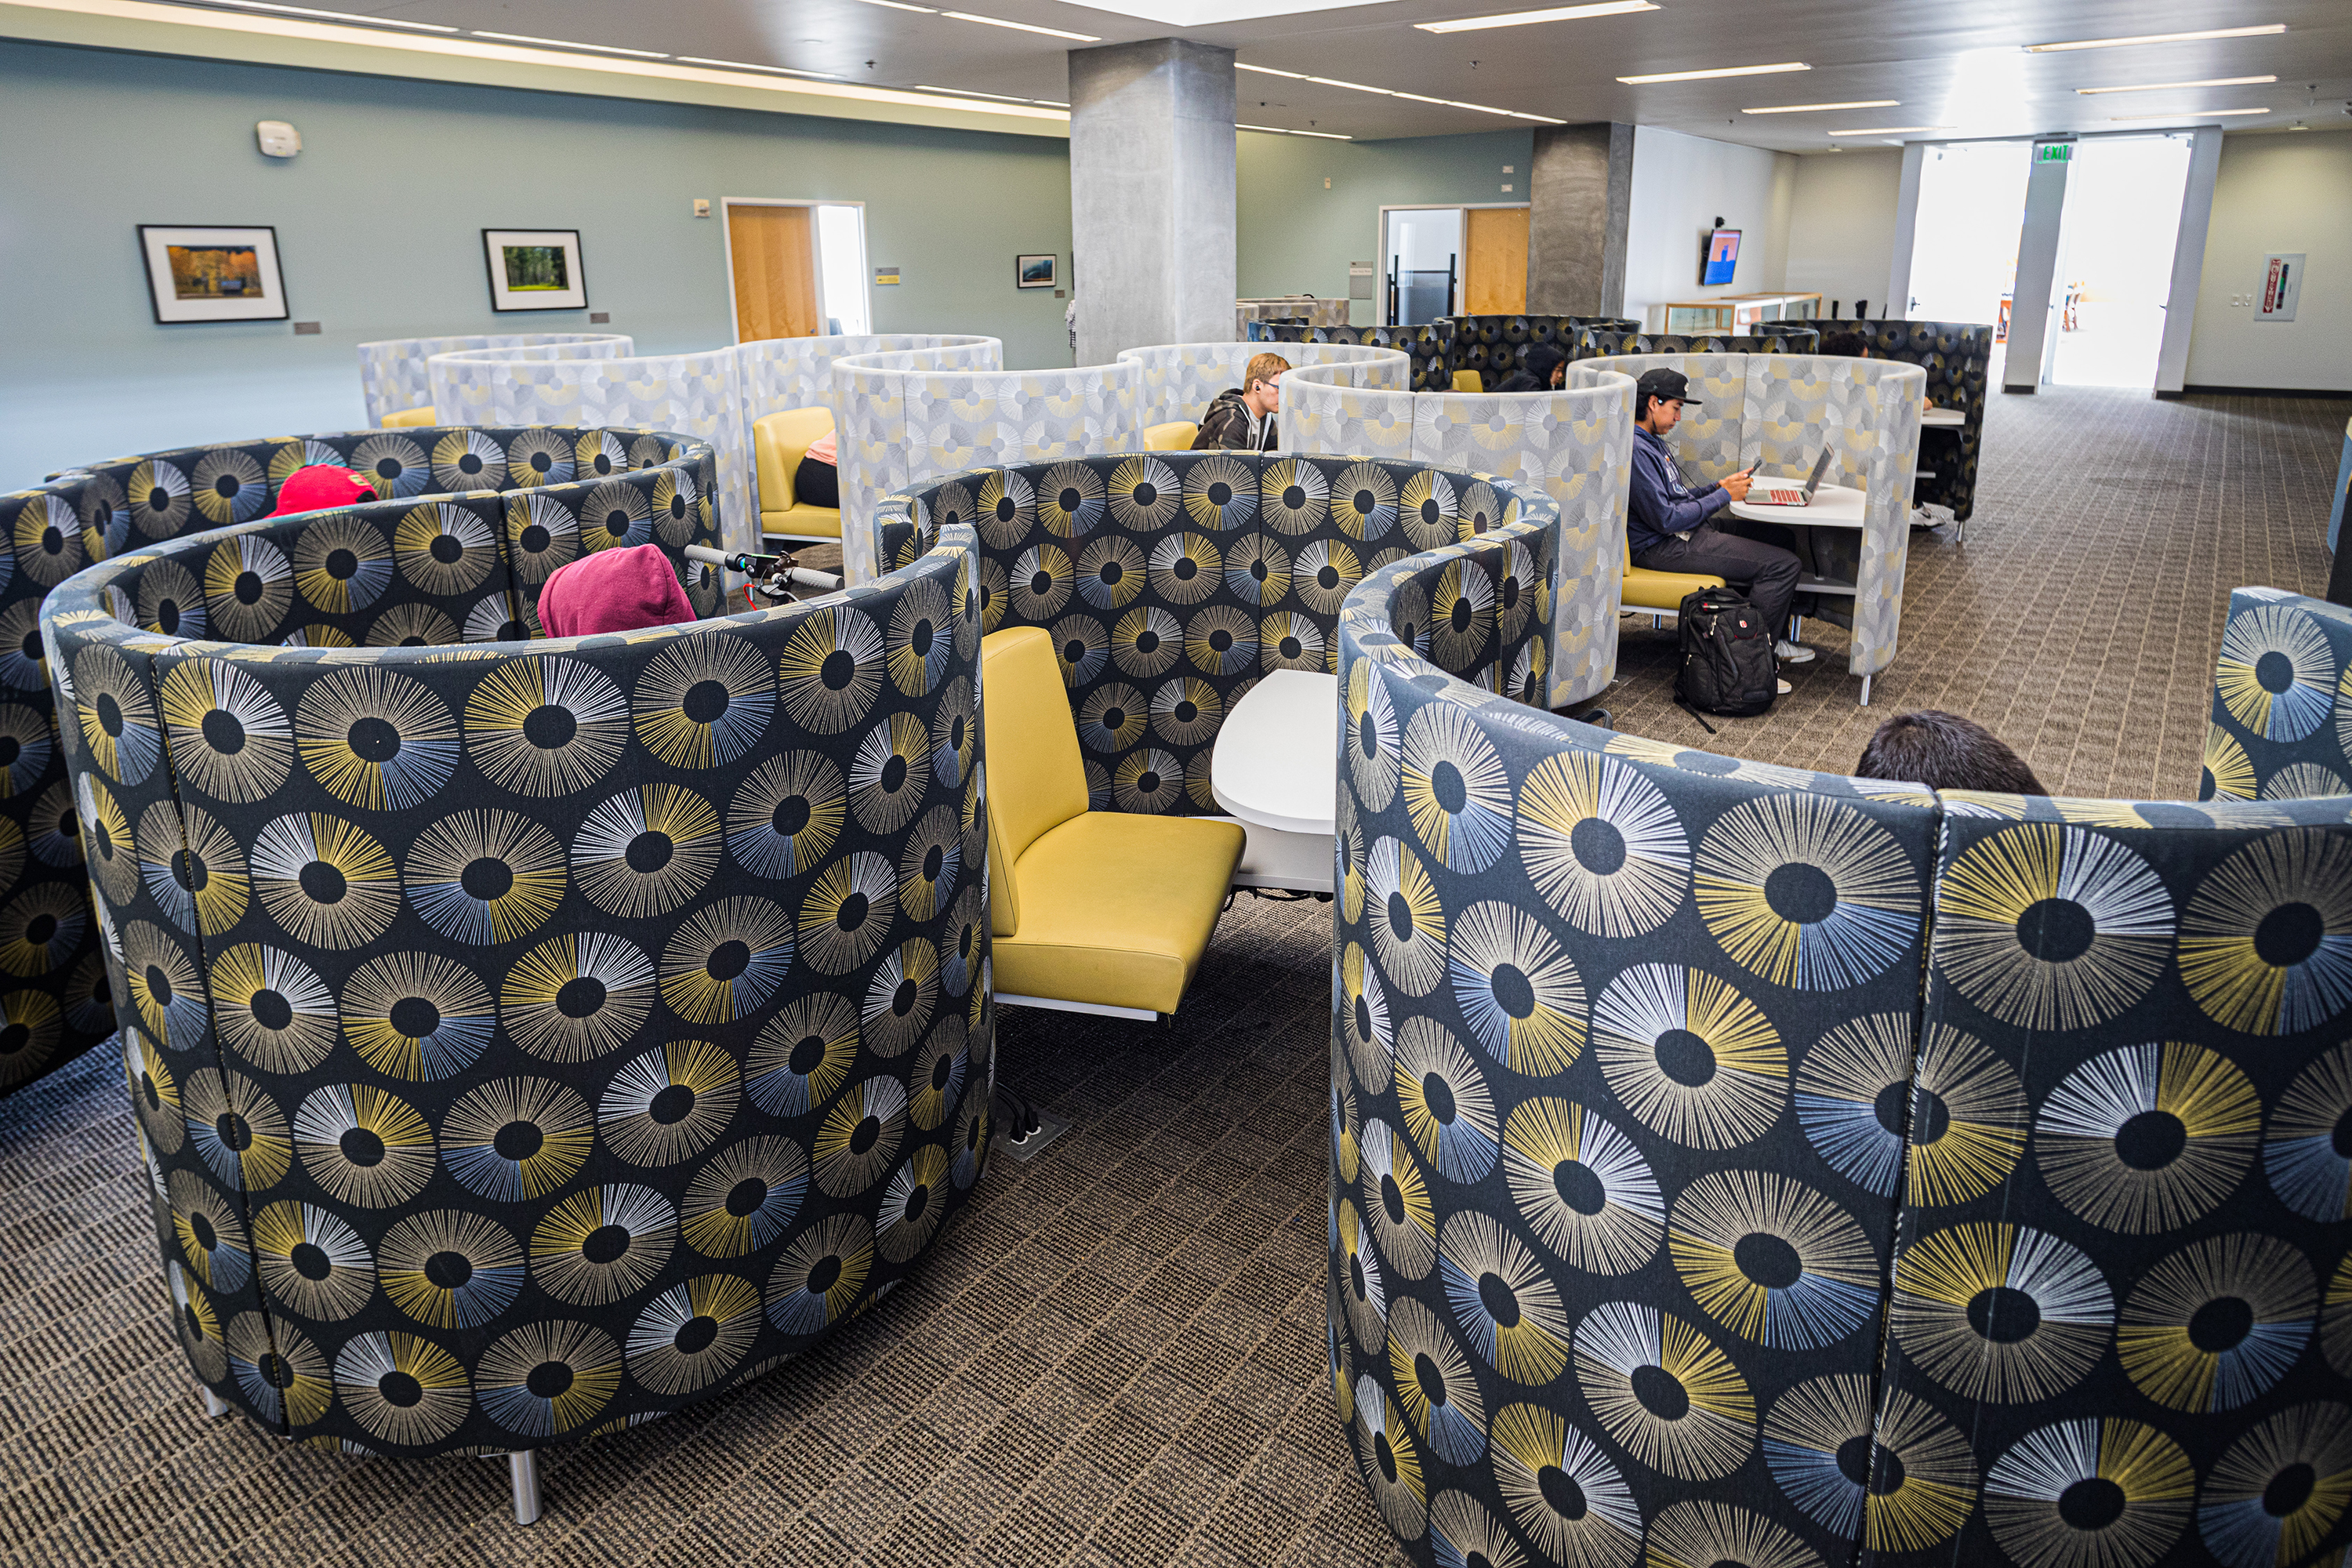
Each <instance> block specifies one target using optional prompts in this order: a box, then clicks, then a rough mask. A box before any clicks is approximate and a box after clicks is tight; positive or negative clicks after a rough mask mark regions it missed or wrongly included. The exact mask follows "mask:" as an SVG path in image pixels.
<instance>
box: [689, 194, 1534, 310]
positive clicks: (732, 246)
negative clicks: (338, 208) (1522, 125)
mask: <svg viewBox="0 0 2352 1568" xmlns="http://www.w3.org/2000/svg"><path fill="white" fill-rule="evenodd" d="M1523 243H1524V242H1523ZM727 247H728V252H729V254H730V256H731V257H732V258H734V264H735V336H736V339H737V341H739V342H747V343H748V342H756V341H757V340H759V339H761V338H809V337H814V336H815V335H816V334H817V333H819V332H821V331H824V318H823V316H822V315H821V314H820V313H819V311H818V308H817V287H816V246H815V243H814V235H813V232H812V225H811V223H810V213H809V209H808V208H806V207H759V206H736V205H730V206H729V207H728V208H727Z"/></svg>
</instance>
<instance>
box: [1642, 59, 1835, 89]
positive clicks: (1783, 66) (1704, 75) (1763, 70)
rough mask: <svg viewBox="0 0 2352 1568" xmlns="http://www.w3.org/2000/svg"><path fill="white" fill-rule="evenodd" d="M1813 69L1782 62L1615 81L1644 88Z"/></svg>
mask: <svg viewBox="0 0 2352 1568" xmlns="http://www.w3.org/2000/svg"><path fill="white" fill-rule="evenodd" d="M1811 69H1812V67H1811V66H1809V65H1807V64H1806V63H1805V62H1804V61H1802V60H1784V61H1782V62H1781V63H1780V64H1779V65H1777V66H1718V67H1717V68H1715V69H1713V70H1703V71H1658V72H1655V73H1654V74H1653V75H1650V76H1621V77H1619V78H1618V80H1619V81H1622V82H1623V83H1625V84H1626V85H1627V86H1629V87H1646V86H1648V85H1649V84H1650V83H1652V82H1654V81H1707V80H1711V79H1714V78H1716V77H1719V76H1777V75H1779V74H1780V72H1782V71H1809V70H1811Z"/></svg>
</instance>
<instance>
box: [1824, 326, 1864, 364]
mask: <svg viewBox="0 0 2352 1568" xmlns="http://www.w3.org/2000/svg"><path fill="white" fill-rule="evenodd" d="M1822 353H1825V354H1832V355H1834V356H1836V357H1837V358H1839V359H1868V358H1869V357H1870V339H1869V338H1868V337H1867V336H1866V335H1865V334H1864V333H1861V332H1855V331H1843V330H1842V331H1831V332H1823V333H1822Z"/></svg>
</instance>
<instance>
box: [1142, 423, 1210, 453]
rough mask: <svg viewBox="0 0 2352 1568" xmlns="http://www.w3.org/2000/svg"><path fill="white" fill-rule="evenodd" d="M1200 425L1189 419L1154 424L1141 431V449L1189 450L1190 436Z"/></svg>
mask: <svg viewBox="0 0 2352 1568" xmlns="http://www.w3.org/2000/svg"><path fill="white" fill-rule="evenodd" d="M1200 433H1201V427H1200V426H1198V425H1195V424H1194V423H1193V422H1192V421H1191V420H1190V419H1173V420H1171V421H1169V422H1168V423H1167V424H1165V425H1154V426H1150V427H1148V428H1147V429H1146V430H1145V431H1144V432H1143V449H1144V450H1145V451H1147V452H1189V451H1191V450H1192V437H1195V436H1198V435H1199V434H1200Z"/></svg>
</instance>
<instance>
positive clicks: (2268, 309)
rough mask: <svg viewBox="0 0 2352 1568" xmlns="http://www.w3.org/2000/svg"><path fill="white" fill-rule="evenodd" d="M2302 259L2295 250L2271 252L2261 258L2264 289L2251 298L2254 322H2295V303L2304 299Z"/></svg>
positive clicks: (2302, 254) (2300, 253)
mask: <svg viewBox="0 0 2352 1568" xmlns="http://www.w3.org/2000/svg"><path fill="white" fill-rule="evenodd" d="M2303 257H2304V253H2303V252H2302V251H2300V250H2294V251H2273V252H2272V253H2271V254H2270V255H2268V256H2265V257H2263V288H2262V292H2261V293H2259V294H2256V295H2255V296H2254V320H2256V321H2294V303H2295V301H2296V300H2300V299H2301V298H2303Z"/></svg>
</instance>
